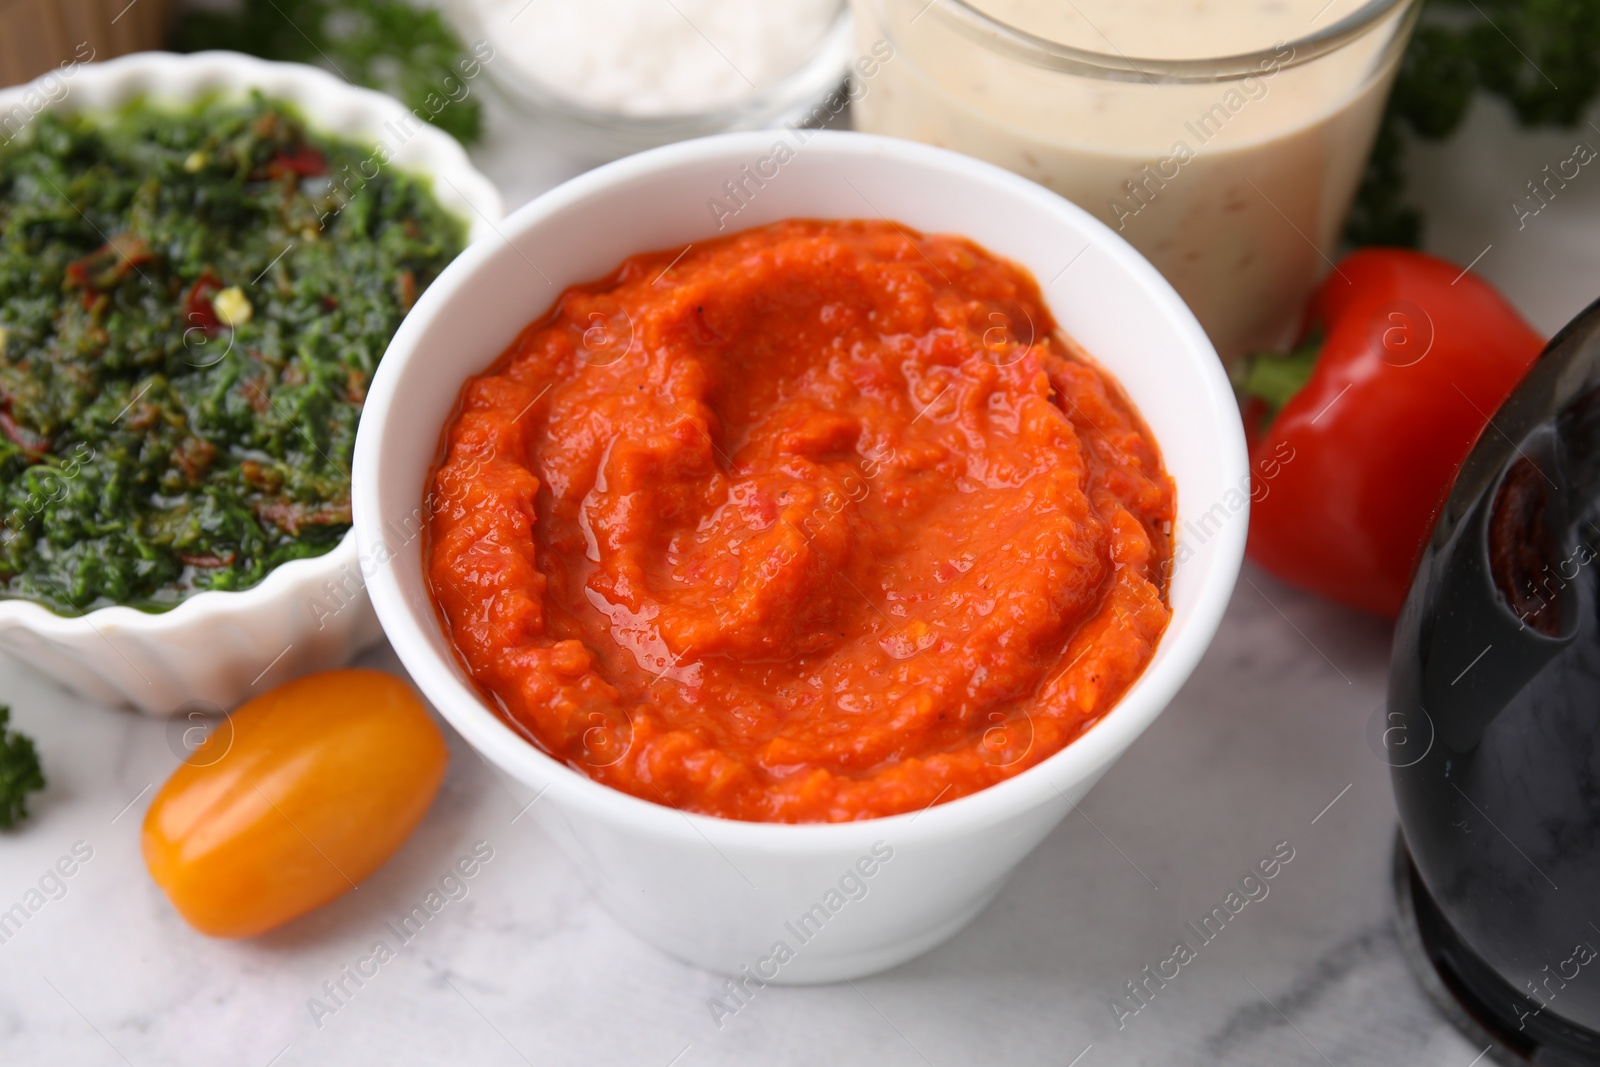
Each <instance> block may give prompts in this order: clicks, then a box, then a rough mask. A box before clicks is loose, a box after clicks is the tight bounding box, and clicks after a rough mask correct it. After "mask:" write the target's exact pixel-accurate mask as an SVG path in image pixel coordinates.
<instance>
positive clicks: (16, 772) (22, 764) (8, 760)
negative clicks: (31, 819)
mask: <svg viewBox="0 0 1600 1067" xmlns="http://www.w3.org/2000/svg"><path fill="white" fill-rule="evenodd" d="M10 721H11V709H10V708H9V707H7V706H6V705H5V704H0V830H9V829H11V828H12V827H13V826H16V825H17V824H18V823H20V822H21V821H22V820H23V819H26V818H27V817H28V794H29V793H37V792H38V791H39V790H41V789H43V788H44V772H43V771H42V770H41V769H40V768H39V753H38V751H37V750H35V749H34V747H33V741H32V740H31V739H29V738H27V737H24V736H23V735H22V734H19V733H17V732H16V731H15V730H9V729H7V728H6V725H7V723H9V722H10Z"/></svg>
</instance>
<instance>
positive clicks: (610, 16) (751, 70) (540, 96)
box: [455, 0, 852, 153]
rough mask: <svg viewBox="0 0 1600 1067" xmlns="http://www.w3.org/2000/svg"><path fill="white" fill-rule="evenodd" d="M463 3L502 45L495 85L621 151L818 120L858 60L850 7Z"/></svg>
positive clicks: (476, 27) (474, 30) (478, 33)
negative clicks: (825, 103)
mask: <svg viewBox="0 0 1600 1067" xmlns="http://www.w3.org/2000/svg"><path fill="white" fill-rule="evenodd" d="M455 6H456V17H457V19H458V20H459V21H461V22H462V23H463V24H464V28H465V29H466V30H467V31H468V33H469V34H471V35H472V36H474V37H479V38H482V39H484V40H487V41H488V42H489V43H490V44H491V45H493V47H494V49H495V58H494V60H493V61H492V62H490V63H488V64H486V69H487V70H488V71H489V74H490V76H491V77H492V78H493V79H494V81H495V83H496V84H497V85H499V86H500V87H501V88H502V89H503V90H505V91H506V93H507V94H508V95H510V96H511V97H512V98H513V99H514V100H516V101H518V102H519V103H522V104H524V105H526V106H530V107H533V108H535V109H538V110H539V111H541V112H544V113H547V114H553V115H555V116H558V117H561V118H565V119H567V120H570V122H571V124H572V125H574V126H577V127H579V128H581V129H582V130H584V131H587V132H588V133H590V134H592V135H594V136H592V137H591V138H590V140H591V141H592V142H593V143H594V144H596V145H597V146H598V147H600V148H602V149H609V150H610V151H611V152H612V153H621V152H626V151H632V150H637V149H640V148H644V147H648V146H650V145H653V144H662V143H666V142H668V141H674V140H680V139H683V138H686V137H696V136H701V135H704V134H708V133H715V132H719V131H722V130H735V129H752V128H757V127H761V126H766V125H772V124H775V123H778V122H781V121H796V122H805V121H810V122H811V123H812V124H816V123H817V122H818V121H819V120H818V116H816V115H815V114H814V112H815V111H816V109H817V107H818V105H819V104H820V103H821V102H822V101H823V99H824V98H825V97H827V96H828V94H829V93H830V92H832V91H833V90H836V89H838V88H839V87H840V86H841V85H842V83H843V81H844V76H845V71H846V67H847V65H848V63H849V60H850V59H851V58H852V46H851V40H850V23H849V13H848V10H847V8H848V5H847V0H455ZM824 110H826V109H824ZM823 117H824V118H825V117H826V116H823Z"/></svg>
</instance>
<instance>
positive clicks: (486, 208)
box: [0, 52, 504, 715]
mask: <svg viewBox="0 0 1600 1067" xmlns="http://www.w3.org/2000/svg"><path fill="white" fill-rule="evenodd" d="M250 89H260V90H261V91H262V92H263V93H265V94H266V95H267V96H268V97H269V98H273V99H279V100H287V101H289V102H290V103H293V104H294V105H296V106H297V107H298V108H299V109H300V111H301V112H302V113H303V114H304V115H305V117H306V119H307V121H308V122H309V123H310V125H311V126H312V128H313V129H315V130H317V131H318V132H320V133H325V134H330V135H333V136H337V137H341V138H346V139H349V140H352V141H356V142H359V143H364V144H371V145H373V146H374V147H376V146H377V145H378V143H379V142H380V141H381V142H382V143H384V144H385V145H387V146H388V147H389V148H390V149H391V152H392V155H393V162H392V163H391V164H390V165H391V166H395V167H399V168H401V169H403V170H406V171H409V172H412V173H415V174H421V175H425V176H428V177H430V178H433V179H435V180H434V183H433V184H434V194H435V196H436V197H437V199H438V201H439V203H440V204H442V205H443V206H444V207H445V208H446V209H447V210H449V211H450V212H452V213H453V214H455V215H456V216H458V217H459V218H461V219H462V220H464V221H466V222H468V223H469V224H470V231H469V236H470V237H471V238H473V239H477V238H480V237H482V236H484V235H485V234H487V233H492V232H493V229H494V225H495V223H496V222H497V221H498V220H499V219H500V217H501V216H502V214H503V213H504V212H503V209H502V208H501V205H500V194H499V193H498V192H496V190H495V188H494V185H493V184H491V183H490V181H489V180H488V179H487V178H485V177H484V176H483V175H481V174H479V173H478V172H477V171H476V170H475V169H473V167H472V165H471V163H469V162H468V161H467V154H466V153H465V152H464V151H462V148H461V146H460V145H459V144H457V143H456V142H455V140H454V139H453V138H451V137H450V136H449V135H448V134H445V133H443V132H441V131H439V130H438V129H436V128H434V127H432V126H429V125H428V124H427V123H425V122H422V121H421V120H419V119H417V118H416V117H415V116H413V115H412V114H411V112H410V111H408V110H407V109H406V107H405V105H403V104H401V103H400V102H399V101H398V100H395V99H392V98H391V97H387V96H384V95H383V94H381V93H375V92H371V91H370V90H367V89H359V88H356V87H354V86H351V85H349V84H347V83H346V82H344V81H341V80H340V79H338V78H335V77H334V76H333V75H331V74H327V73H324V72H323V71H320V70H317V69H316V68H314V67H307V66H301V65H299V64H294V63H268V62H265V61H263V60H259V59H255V58H252V57H250V56H244V55H239V54H237V53H233V52H202V53H197V54H194V55H187V56H180V55H171V54H168V53H165V52H142V53H139V54H136V55H131V56H127V57H125V58H122V59H116V60H112V61H111V62H109V63H87V64H78V65H76V66H72V67H70V68H69V67H63V68H62V69H61V70H59V71H53V72H51V73H50V74H47V75H45V76H44V77H42V78H40V79H38V80H36V81H34V82H30V83H29V84H27V85H21V86H17V87H15V88H12V89H7V90H5V91H3V92H0V124H6V125H3V126H0V139H3V138H4V137H10V136H14V135H16V134H17V133H19V132H20V128H21V127H20V126H18V125H15V124H14V123H16V122H20V123H21V124H22V125H26V124H27V123H28V122H31V121H32V119H33V117H34V116H36V115H37V114H38V113H39V112H41V111H42V110H44V109H45V108H50V109H59V110H74V111H103V110H108V109H111V108H115V107H117V106H119V105H122V104H125V103H128V102H129V101H131V100H133V99H134V98H135V97H139V96H145V97H147V98H149V99H150V100H151V101H152V102H155V103H161V104H173V105H182V104H185V103H188V102H192V101H195V100H197V99H199V98H200V97H201V96H204V95H206V94H209V93H218V94H222V95H223V96H228V95H232V94H243V93H244V92H246V91H248V90H250ZM8 123H10V124H8ZM397 129H399V130H402V131H406V132H407V134H408V136H407V139H406V140H405V141H404V142H403V143H398V142H399V135H398V134H397V133H396V132H395V131H396V130H397ZM371 566H372V565H371V563H370V561H364V560H362V559H361V558H359V556H358V553H357V552H356V538H355V532H354V531H353V530H352V531H351V532H350V533H349V534H346V535H345V537H344V539H343V540H342V541H340V542H339V544H338V545H337V546H336V547H335V548H334V549H333V550H332V551H330V552H328V553H326V554H324V555H321V556H317V557H315V558H312V559H303V560H295V561H293V562H290V563H286V564H284V565H283V566H281V567H278V568H276V569H275V570H273V571H272V572H271V573H270V574H268V575H267V577H266V578H265V579H264V580H263V581H262V582H261V583H260V584H259V585H256V586H254V587H253V588H250V589H246V590H242V591H240V592H206V593H200V594H197V595H195V596H193V597H190V598H189V599H188V600H186V601H184V602H183V603H181V604H179V605H178V606H177V607H175V608H173V609H172V610H171V611H168V612H165V613H163V614H159V615H156V614H150V613H148V612H143V611H139V610H137V609H135V608H126V607H109V608H101V609H99V610H96V611H91V612H89V613H87V614H84V615H79V616H76V617H69V616H64V615H57V614H55V613H54V612H52V611H50V610H48V609H46V608H44V607H41V606H39V605H37V604H34V603H31V602H28V601H23V600H0V648H4V649H6V650H7V651H9V652H12V653H14V654H15V655H17V656H19V657H20V658H21V659H23V660H24V661H25V662H27V663H28V664H30V665H31V666H33V667H35V668H37V669H39V670H41V671H43V672H44V673H46V674H48V675H50V676H51V677H52V678H54V679H55V680H56V681H58V682H60V683H61V684H62V685H64V686H66V687H67V688H68V689H71V690H73V691H75V692H77V693H80V694H82V695H83V696H86V697H88V698H89V699H91V700H94V701H97V702H100V703H103V704H131V705H133V706H134V707H136V708H138V709H139V710H140V711H144V712H147V713H150V714H156V715H162V714H171V713H173V712H176V711H179V710H180V709H184V708H196V707H200V708H211V709H226V708H231V707H233V706H234V705H236V704H238V703H239V702H240V701H241V700H243V699H244V698H245V697H247V696H249V695H251V694H252V692H255V691H259V690H260V689H263V688H266V687H269V686H272V685H276V684H277V683H279V682H285V681H288V680H289V679H291V678H294V677H297V676H299V675H301V674H306V673H309V672H310V671H314V670H322V669H325V668H329V667H336V666H338V665H339V664H341V663H343V662H345V661H346V660H348V659H349V658H350V657H351V656H353V655H354V654H355V653H356V652H358V651H360V650H361V649H362V648H363V647H365V646H367V645H370V644H371V643H372V642H374V641H375V640H377V638H378V636H379V634H380V631H379V629H378V626H377V621H376V619H375V618H374V617H373V615H372V606H371V603H370V602H369V601H368V599H367V596H366V592H365V589H364V588H363V586H364V582H363V580H362V569H363V567H366V568H368V569H370V568H371Z"/></svg>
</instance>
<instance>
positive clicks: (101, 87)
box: [0, 51, 504, 640]
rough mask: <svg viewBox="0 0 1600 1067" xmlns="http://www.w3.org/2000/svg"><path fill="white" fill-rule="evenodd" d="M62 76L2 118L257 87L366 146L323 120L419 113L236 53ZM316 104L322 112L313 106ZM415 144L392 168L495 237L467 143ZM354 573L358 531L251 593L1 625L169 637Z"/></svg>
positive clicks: (422, 133) (45, 632)
mask: <svg viewBox="0 0 1600 1067" xmlns="http://www.w3.org/2000/svg"><path fill="white" fill-rule="evenodd" d="M63 73H65V74H66V77H65V79H64V81H65V83H66V84H67V86H68V90H67V91H66V93H65V94H64V95H63V96H62V97H61V98H60V99H57V100H51V101H50V102H49V103H47V104H46V105H45V106H43V107H40V108H33V107H32V106H31V105H28V104H26V103H25V98H26V97H27V95H28V94H29V93H30V92H34V93H36V92H38V91H40V90H41V89H42V83H43V82H44V81H45V80H46V79H48V78H51V77H53V76H59V75H58V74H57V72H56V71H55V70H52V71H49V72H46V73H45V74H42V75H40V76H39V77H37V78H35V79H33V80H32V81H28V82H23V83H22V84H20V85H15V86H11V87H9V88H5V89H0V115H6V114H10V113H12V112H13V110H14V109H15V108H17V107H19V106H25V107H28V110H29V111H30V113H31V114H30V118H29V120H28V121H29V123H31V122H32V120H33V119H34V118H37V117H38V115H40V114H43V113H44V112H45V111H61V112H67V113H76V112H80V111H90V112H102V111H108V110H110V109H113V108H116V107H119V106H122V105H123V104H126V103H129V102H131V101H133V100H136V99H138V98H140V97H149V98H150V99H151V100H153V101H154V102H156V103H157V104H158V105H160V104H177V105H179V106H181V105H182V104H183V103H193V102H197V101H199V100H201V99H203V98H205V97H206V96H210V95H213V94H218V93H221V94H226V93H230V92H235V93H237V92H247V91H249V90H250V89H252V88H260V89H262V90H263V92H265V93H266V95H267V96H268V98H269V99H282V100H287V102H289V103H290V104H293V105H295V106H296V107H297V108H299V109H300V110H301V112H302V114H303V117H304V118H305V120H306V125H307V126H308V127H310V128H311V129H312V130H313V131H315V132H317V133H320V134H322V135H324V136H328V137H337V138H340V139H343V140H347V141H355V142H357V143H362V144H364V143H366V141H367V140H370V139H372V136H373V135H369V134H362V133H352V132H350V130H349V129H344V130H340V129H336V128H334V127H335V126H337V123H329V122H326V121H324V116H325V115H326V114H329V113H338V112H339V111H342V110H344V109H345V108H344V105H346V104H349V105H357V106H359V107H360V108H361V109H363V110H365V111H366V112H368V113H370V114H373V115H376V116H377V119H376V121H375V122H373V123H372V126H373V127H374V128H376V127H377V126H378V125H379V124H381V123H382V122H383V121H384V120H390V121H393V120H398V119H401V117H402V116H406V115H412V114H413V112H412V111H411V109H409V108H407V107H406V106H405V105H404V104H403V103H401V102H400V101H399V100H396V99H395V98H394V97H391V96H388V95H386V94H384V93H380V92H378V91H376V90H373V89H367V88H364V87H362V86H358V85H352V84H351V83H349V82H346V81H344V80H343V79H342V78H338V77H336V76H335V75H333V74H331V73H329V72H328V71H325V70H322V69H321V68H318V67H313V66H309V65H306V64H303V63H282V62H276V61H272V60H265V59H260V58H257V57H256V56H250V55H245V54H243V53H240V52H227V51H206V52H193V53H187V54H180V53H176V52H136V53H133V54H130V55H125V56H120V57H118V58H115V59H110V60H105V61H103V62H87V63H78V64H75V65H74V66H73V67H72V68H71V69H70V70H66V69H65V68H64V69H63ZM80 84H81V85H84V86H86V87H92V88H91V91H92V92H97V93H98V96H99V98H98V99H97V100H96V101H94V102H92V103H90V104H89V105H88V106H86V107H79V106H75V105H74V102H73V98H74V95H75V92H74V88H75V87H76V86H78V85H80ZM286 87H288V90H287V91H286ZM291 92H292V93H293V96H292V97H291V95H290V93H291ZM313 101H315V102H316V105H317V106H315V107H314V106H313V105H312V102H313ZM415 141H420V142H421V144H420V145H419V147H418V149H415V150H413V152H415V153H419V154H421V155H425V157H426V158H425V161H424V160H423V159H420V158H418V156H417V155H413V156H409V157H408V159H407V160H406V161H405V162H403V163H397V164H396V165H398V166H400V167H401V168H402V169H404V170H406V171H407V172H408V173H411V174H414V175H419V176H422V177H425V178H427V179H428V180H429V181H430V182H433V181H435V180H437V179H439V178H443V179H444V180H445V181H446V182H449V183H452V184H456V183H459V184H460V185H463V186H467V187H468V188H469V190H470V191H471V193H472V195H471V197H468V196H467V195H466V194H465V193H462V194H461V199H463V200H465V201H467V202H468V204H469V205H471V206H472V208H473V210H474V211H475V212H476V213H477V214H476V217H474V216H471V215H467V214H465V213H463V212H462V211H460V210H459V209H456V210H452V209H450V208H449V207H448V205H445V204H444V203H442V202H441V206H443V207H446V210H449V211H450V212H451V214H454V215H455V216H456V217H457V218H458V219H459V220H460V221H462V222H463V223H465V224H466V225H467V227H468V245H469V247H470V245H471V243H472V242H473V241H476V240H478V239H480V238H482V237H483V236H485V235H486V234H488V233H491V232H493V229H494V226H495V224H496V221H497V220H498V219H499V218H501V217H503V215H504V210H503V206H502V204H501V201H500V194H499V191H498V190H497V189H496V188H495V186H494V184H493V183H492V182H490V181H489V179H488V178H487V177H486V176H485V175H483V174H482V173H481V172H479V171H478V169H477V168H476V167H474V166H473V165H472V162H471V160H469V159H468V157H467V153H466V150H465V149H464V148H462V146H461V144H460V143H459V142H458V141H456V139H455V138H454V137H451V136H450V135H449V134H447V133H445V132H444V131H443V130H441V129H439V128H438V127H436V126H433V125H431V124H428V123H422V124H421V125H420V126H419V127H418V128H417V129H416V130H415V131H413V133H412V134H411V139H410V140H408V141H407V142H406V143H407V146H408V147H409V145H410V144H412V143H413V142H415ZM458 258H459V257H458ZM380 362H381V361H380ZM353 470H354V465H353V464H352V471H353ZM354 566H359V554H358V552H357V550H356V530H355V525H354V523H352V524H351V526H350V529H348V530H346V531H345V533H344V536H343V537H341V538H340V539H339V541H338V543H337V544H335V545H334V546H333V547H332V548H330V549H328V551H326V552H324V553H321V554H320V555H315V556H305V557H302V558H299V559H293V560H288V561H286V562H284V563H281V564H279V565H278V566H276V567H274V568H272V569H271V570H270V571H268V572H267V574H266V575H265V576H264V577H263V578H262V579H261V581H259V582H257V583H256V584H255V585H252V586H250V587H249V588H246V589H233V590H220V589H207V590H203V591H201V592H198V593H194V594H192V595H190V596H188V597H185V598H184V599H183V600H180V601H179V602H178V603H177V604H175V605H173V606H172V607H171V608H168V609H166V610H165V611H159V612H153V611H146V610H144V609H142V608H136V607H133V606H131V605H127V604H108V605H105V606H102V607H98V608H94V609H92V610H90V611H79V612H78V614H76V615H66V614H61V613H59V612H56V611H54V610H52V609H50V608H48V607H46V606H44V605H43V604H40V603H37V602H36V601H32V600H26V599H22V598H20V597H4V598H0V626H8V625H9V626H21V627H22V628H24V629H27V630H30V631H32V632H34V633H36V634H39V635H40V636H43V637H47V638H56V639H60V640H72V639H76V638H80V637H84V636H93V635H95V634H99V635H101V636H104V635H105V634H106V633H107V632H108V631H109V632H122V633H137V634H140V635H149V636H153V637H157V638H162V637H169V636H171V635H172V634H174V633H177V632H180V631H184V630H187V629H188V628H189V627H191V626H193V625H196V624H201V623H204V622H206V621H208V620H211V619H214V618H216V617H217V616H220V615H225V614H226V615H232V614H238V613H248V612H253V611H256V610H259V609H262V608H264V607H266V606H268V605H270V604H272V603H274V602H275V601H277V600H279V599H281V598H282V597H284V596H288V595H291V594H295V593H297V592H298V591H300V590H302V589H304V588H305V587H306V586H307V585H311V584H317V583H318V580H319V579H320V578H323V577H327V578H332V577H334V576H336V575H338V574H340V573H341V572H343V571H344V570H345V569H346V568H348V567H354Z"/></svg>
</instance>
